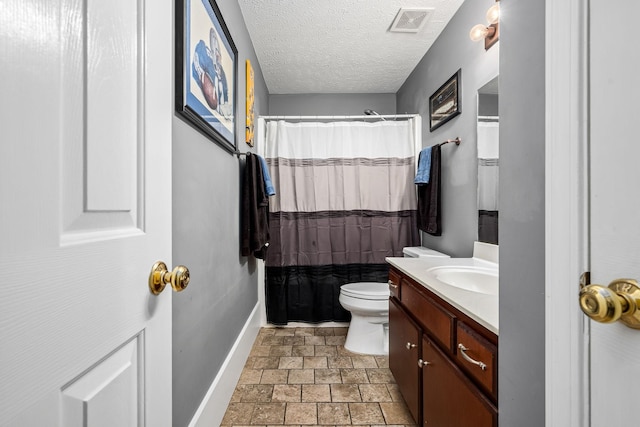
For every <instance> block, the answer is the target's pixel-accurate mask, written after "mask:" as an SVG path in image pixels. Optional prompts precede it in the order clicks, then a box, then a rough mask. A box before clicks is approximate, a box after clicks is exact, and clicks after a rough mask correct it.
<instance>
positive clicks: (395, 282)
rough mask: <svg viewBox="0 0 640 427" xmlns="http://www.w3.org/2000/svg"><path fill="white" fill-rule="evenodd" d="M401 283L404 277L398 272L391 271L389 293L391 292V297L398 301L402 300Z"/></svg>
mask: <svg viewBox="0 0 640 427" xmlns="http://www.w3.org/2000/svg"><path fill="white" fill-rule="evenodd" d="M401 281H402V276H400V274H398V272H397V271H394V270H393V269H391V270H389V282H388V283H389V292H391V297H395V298H397V299H398V300H399V299H400V291H401V288H400V285H401Z"/></svg>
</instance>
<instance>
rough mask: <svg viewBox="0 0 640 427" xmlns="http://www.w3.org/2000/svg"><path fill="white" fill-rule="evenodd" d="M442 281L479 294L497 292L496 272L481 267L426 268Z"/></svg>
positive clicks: (495, 293)
mask: <svg viewBox="0 0 640 427" xmlns="http://www.w3.org/2000/svg"><path fill="white" fill-rule="evenodd" d="M427 273H430V274H432V275H433V276H434V277H435V278H436V279H438V280H439V281H441V282H442V283H444V284H446V285H449V286H453V287H455V288H459V289H464V290H466V291H470V292H477V293H480V294H488V295H497V294H498V272H497V271H496V270H494V269H490V268H482V267H454V266H442V267H433V268H430V269H428V270H427Z"/></svg>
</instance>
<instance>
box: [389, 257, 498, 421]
mask: <svg viewBox="0 0 640 427" xmlns="http://www.w3.org/2000/svg"><path fill="white" fill-rule="evenodd" d="M387 261H388V262H389V264H391V269H390V272H389V288H390V291H391V297H390V300H389V367H390V369H391V371H392V372H393V375H394V377H395V379H396V382H397V383H398V387H399V389H400V391H401V393H402V395H403V397H404V399H405V401H406V403H407V406H408V407H409V410H410V411H411V413H412V415H413V416H414V418H415V420H416V422H417V425H426V426H437V427H447V426H463V425H470V426H476V427H496V426H497V425H498V389H497V379H498V375H497V373H498V288H497V283H498V280H497V279H498V275H497V265H496V264H493V263H490V262H486V261H484V260H478V259H475V258H467V259H456V258H451V259H440V260H437V261H432V260H431V261H430V260H424V259H416V258H388V259H387ZM476 285H477V286H478V287H477V288H476V287H475V286H476Z"/></svg>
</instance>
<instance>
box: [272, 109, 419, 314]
mask: <svg viewBox="0 0 640 427" xmlns="http://www.w3.org/2000/svg"><path fill="white" fill-rule="evenodd" d="M265 158H266V162H267V164H268V166H269V171H270V174H271V178H272V181H273V184H274V186H275V188H276V195H275V196H274V197H271V199H270V213H269V228H270V233H271V242H270V245H269V249H268V250H267V257H266V284H265V292H266V311H267V320H268V322H269V323H272V324H276V325H284V324H286V323H287V322H290V321H295V322H310V323H318V322H326V321H337V322H341V321H348V320H349V319H350V314H349V312H347V311H345V310H344V309H343V308H342V307H341V306H340V303H339V301H338V297H339V294H340V286H342V285H343V284H345V283H351V282H360V281H374V282H386V281H387V274H388V267H387V264H386V262H385V257H388V256H402V248H403V247H405V246H415V245H416V244H418V243H419V234H418V229H417V225H416V194H415V185H414V184H413V178H414V175H415V158H416V149H415V142H414V139H413V129H412V125H411V123H410V122H409V121H398V122H395V121H380V122H375V123H366V122H333V123H308V122H306V123H288V122H284V121H277V122H275V121H273V122H268V123H267V132H266V138H265Z"/></svg>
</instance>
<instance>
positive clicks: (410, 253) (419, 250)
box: [402, 246, 451, 258]
mask: <svg viewBox="0 0 640 427" xmlns="http://www.w3.org/2000/svg"><path fill="white" fill-rule="evenodd" d="M402 253H403V254H404V257H405V258H451V257H450V256H449V255H447V254H443V253H442V252H438V251H436V250H433V249H429V248H425V247H424V246H411V247H408V248H403V249H402Z"/></svg>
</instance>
